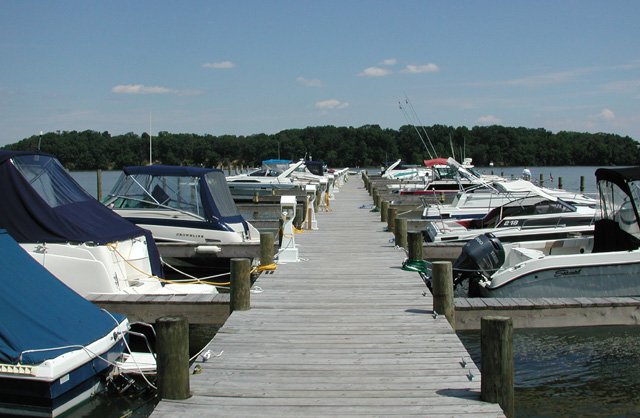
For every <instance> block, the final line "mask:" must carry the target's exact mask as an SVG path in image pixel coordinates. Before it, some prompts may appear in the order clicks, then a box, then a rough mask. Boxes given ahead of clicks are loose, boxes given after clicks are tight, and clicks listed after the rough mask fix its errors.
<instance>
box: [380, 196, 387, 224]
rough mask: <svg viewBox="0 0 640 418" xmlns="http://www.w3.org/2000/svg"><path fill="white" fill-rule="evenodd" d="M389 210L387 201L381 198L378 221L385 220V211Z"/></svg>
mask: <svg viewBox="0 0 640 418" xmlns="http://www.w3.org/2000/svg"><path fill="white" fill-rule="evenodd" d="M388 210H389V201H387V200H383V201H381V202H380V222H387V215H388V213H387V211H388Z"/></svg>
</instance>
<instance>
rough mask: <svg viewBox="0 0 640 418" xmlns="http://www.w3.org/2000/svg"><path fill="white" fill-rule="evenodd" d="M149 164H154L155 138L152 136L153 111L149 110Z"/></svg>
mask: <svg viewBox="0 0 640 418" xmlns="http://www.w3.org/2000/svg"><path fill="white" fill-rule="evenodd" d="M149 165H153V140H152V137H151V112H149Z"/></svg>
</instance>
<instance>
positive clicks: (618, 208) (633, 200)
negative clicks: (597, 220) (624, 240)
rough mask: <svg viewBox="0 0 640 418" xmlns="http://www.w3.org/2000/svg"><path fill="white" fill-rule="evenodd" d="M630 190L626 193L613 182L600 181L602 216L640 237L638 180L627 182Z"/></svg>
mask: <svg viewBox="0 0 640 418" xmlns="http://www.w3.org/2000/svg"><path fill="white" fill-rule="evenodd" d="M627 184H628V186H629V189H630V191H631V195H628V194H627V193H625V192H624V191H623V190H621V189H620V187H618V185H616V184H615V183H613V182H609V181H602V180H601V181H600V182H599V188H600V200H601V210H602V218H603V219H609V220H612V221H614V222H616V223H617V224H618V226H619V227H620V229H621V230H623V231H625V232H626V233H628V234H630V235H633V236H634V237H636V238H640V227H639V226H638V204H639V203H640V180H637V181H630V182H628V183H627Z"/></svg>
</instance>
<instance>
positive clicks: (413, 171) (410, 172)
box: [380, 159, 432, 180]
mask: <svg viewBox="0 0 640 418" xmlns="http://www.w3.org/2000/svg"><path fill="white" fill-rule="evenodd" d="M401 163H402V159H398V160H396V161H395V162H393V163H391V164H389V166H388V167H386V168H385V169H383V170H382V172H381V173H380V177H382V178H384V179H393V180H414V179H418V178H420V179H424V178H429V177H431V176H432V172H431V169H430V168H426V167H420V166H418V165H412V166H406V165H402V164H401Z"/></svg>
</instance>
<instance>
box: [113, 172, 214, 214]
mask: <svg viewBox="0 0 640 418" xmlns="http://www.w3.org/2000/svg"><path fill="white" fill-rule="evenodd" d="M123 176H124V177H122V178H120V180H119V181H118V183H117V184H116V186H115V187H114V189H113V191H112V192H111V193H110V196H109V198H108V200H109V202H108V204H109V206H110V207H112V208H114V209H129V208H131V209H133V208H145V209H161V210H167V209H177V210H180V211H183V212H190V213H193V214H196V215H198V216H200V217H205V214H204V210H203V207H202V200H201V198H200V185H199V183H198V177H192V176H152V175H149V174H136V175H132V176H126V175H123ZM111 199H112V200H111Z"/></svg>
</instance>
